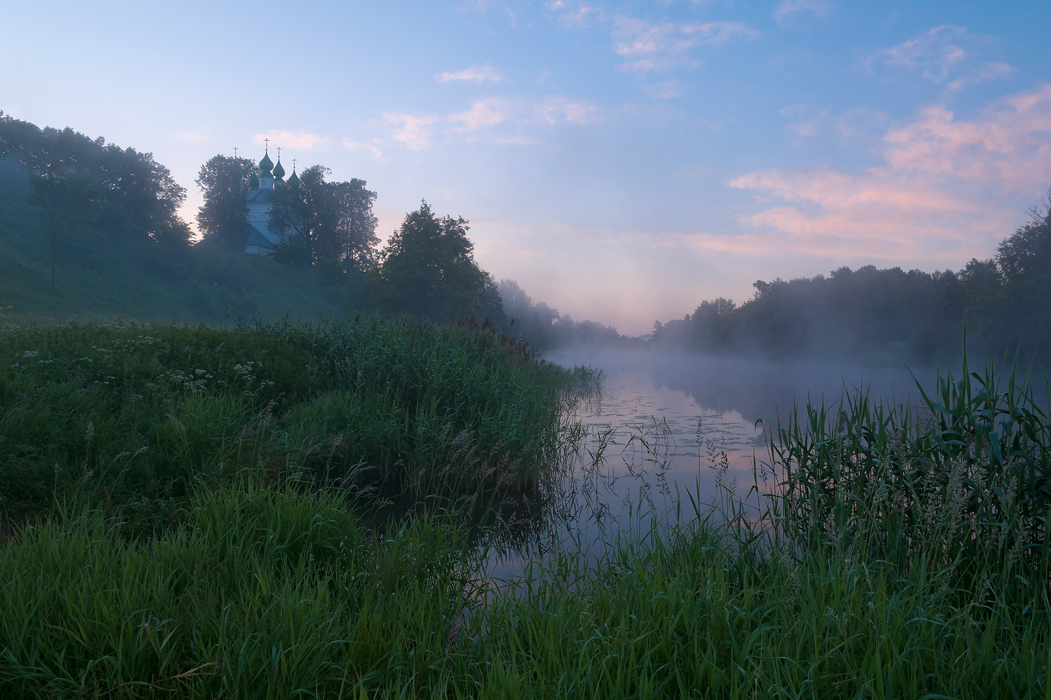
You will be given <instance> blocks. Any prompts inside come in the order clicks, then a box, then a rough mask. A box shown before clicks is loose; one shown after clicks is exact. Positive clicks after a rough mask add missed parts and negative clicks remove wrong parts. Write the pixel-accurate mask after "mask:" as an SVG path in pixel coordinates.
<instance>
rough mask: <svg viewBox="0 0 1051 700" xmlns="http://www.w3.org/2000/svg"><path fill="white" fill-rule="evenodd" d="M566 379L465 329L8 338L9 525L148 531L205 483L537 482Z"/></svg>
mask: <svg viewBox="0 0 1051 700" xmlns="http://www.w3.org/2000/svg"><path fill="white" fill-rule="evenodd" d="M561 384H562V379H560V374H559V373H558V371H557V370H556V369H555V368H553V367H549V366H541V365H539V364H538V363H537V361H536V360H535V359H534V358H533V356H532V355H531V354H530V353H529V352H528V351H527V350H526V349H525V348H524V347H522V346H521V345H520V344H518V343H515V342H512V341H509V340H508V339H507V338H505V337H501V336H497V335H495V334H493V333H492V332H491V331H488V330H485V329H480V328H476V327H475V328H472V327H461V328H457V327H452V328H438V327H434V326H425V325H419V326H409V325H404V324H395V323H381V322H378V321H370V322H367V323H336V322H319V323H308V324H305V325H299V324H292V323H288V322H280V323H273V324H270V323H263V322H260V323H258V324H248V325H239V326H237V327H235V328H226V329H213V328H207V327H204V326H199V327H192V326H189V327H188V326H177V325H171V326H138V325H134V324H132V325H100V324H73V325H66V326H58V327H54V328H47V329H37V328H21V329H19V328H14V329H11V330H8V331H5V332H4V333H3V335H0V494H3V498H4V500H5V504H4V506H3V509H4V510H5V511H7V512H8V516H10V512H11V509H14V511H15V512H16V513H25V512H43V511H44V510H46V509H47V504H48V503H50V502H52V501H53V499H63V498H70V499H74V500H77V499H82V498H87V499H88V500H89V501H92V502H96V503H97V502H98V499H99V498H100V497H101V493H102V490H103V489H104V488H105V489H108V490H109V492H110V493H112V494H113V495H114V498H116V499H117V501H118V502H119V503H131V504H139V503H141V507H140V506H138V505H136V506H135V508H138V509H140V510H141V511H142V517H143V518H145V519H146V520H147V521H148V520H150V519H151V518H154V517H160V516H159V515H158V514H159V513H162V511H163V510H164V508H166V507H167V506H166V505H165V504H166V503H168V502H169V501H170V499H173V498H175V499H179V498H183V497H185V496H186V494H187V493H189V490H190V489H191V487H192V486H193V485H194V484H197V483H206V484H212V485H216V486H221V485H228V484H230V483H233V481H234V480H236V479H237V478H239V475H241V474H244V473H255V474H260V475H264V476H266V477H267V478H270V479H273V480H276V481H278V482H281V481H283V480H287V479H293V480H304V479H305V480H308V481H314V480H317V481H318V482H321V483H328V482H329V481H331V480H335V479H339V480H342V481H346V482H347V483H359V485H361V486H364V485H367V484H372V485H379V486H384V487H389V488H396V489H404V490H406V491H408V492H414V493H415V492H425V491H426V490H427V489H431V488H434V489H438V490H441V489H442V488H444V487H443V484H459V485H463V486H465V487H471V488H474V487H477V486H479V485H487V486H495V485H502V486H504V487H509V486H521V485H523V484H529V483H535V482H536V480H537V479H538V474H539V470H541V469H542V468H543V465H544V464H545V463H546V461H548V460H549V459H550V456H551V454H552V453H553V450H554V431H555V430H557V427H558V416H559V409H560V404H559V402H558V400H557V397H558V395H559V391H560V386H561Z"/></svg>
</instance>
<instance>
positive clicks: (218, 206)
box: [195, 155, 255, 251]
mask: <svg viewBox="0 0 1051 700" xmlns="http://www.w3.org/2000/svg"><path fill="white" fill-rule="evenodd" d="M254 170H255V166H254V164H253V163H252V161H250V160H249V159H247V158H228V157H227V156H223V155H217V156H213V157H212V158H211V159H210V160H209V161H208V162H207V163H205V164H204V165H202V166H201V172H200V173H199V174H198V176H197V180H196V181H195V182H196V183H197V186H198V187H200V188H201V191H202V192H203V193H204V204H202V205H201V208H200V210H199V211H198V212H197V226H198V227H199V228H200V230H201V233H202V234H203V236H204V240H205V241H208V242H210V243H214V244H216V245H219V246H222V247H223V248H230V249H232V250H238V251H240V250H244V249H245V246H246V245H247V244H248V234H249V233H251V224H249V223H248V203H247V195H248V180H249V178H251V177H252V173H253V172H254Z"/></svg>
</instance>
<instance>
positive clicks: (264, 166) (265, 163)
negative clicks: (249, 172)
mask: <svg viewBox="0 0 1051 700" xmlns="http://www.w3.org/2000/svg"><path fill="white" fill-rule="evenodd" d="M273 167H274V161H272V160H270V153H269V151H268V152H267V153H266V154H264V155H263V159H262V160H261V161H259V169H260V170H262V171H263V172H264V173H269V172H270V171H271V170H272V169H273Z"/></svg>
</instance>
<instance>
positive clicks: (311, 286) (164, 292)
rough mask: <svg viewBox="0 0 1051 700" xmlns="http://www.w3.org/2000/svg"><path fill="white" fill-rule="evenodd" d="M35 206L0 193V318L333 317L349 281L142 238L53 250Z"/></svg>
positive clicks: (350, 303) (348, 294)
mask: <svg viewBox="0 0 1051 700" xmlns="http://www.w3.org/2000/svg"><path fill="white" fill-rule="evenodd" d="M35 217H36V212H34V211H33V208H32V207H27V206H24V205H15V206H12V205H10V204H9V203H5V202H2V201H0V280H2V282H0V325H3V324H4V323H5V322H19V323H21V322H25V321H29V320H36V321H38V322H39V321H45V320H46V321H47V322H50V323H56V322H62V321H69V320H79V321H93V320H99V319H103V320H108V319H113V318H118V317H119V318H125V319H134V320H137V321H140V322H151V323H169V322H171V321H179V322H194V323H196V322H205V323H213V324H216V323H218V324H223V323H227V322H228V319H229V318H235V319H236V318H237V317H239V316H242V317H251V316H252V315H253V314H256V313H258V314H266V315H277V314H284V313H286V312H290V313H291V314H292V315H294V316H302V317H306V318H310V317H317V315H318V314H319V313H321V314H324V315H326V316H330V315H333V314H335V313H337V312H338V311H339V310H342V309H346V308H350V307H354V306H355V305H356V304H355V296H354V293H353V291H352V290H353V285H347V284H342V283H341V282H340V281H339V280H336V279H329V278H326V277H325V276H324V275H320V274H314V271H310V270H302V269H298V268H294V267H291V266H289V265H284V264H282V263H278V262H275V261H273V260H270V259H268V258H265V257H263V256H258V255H246V254H243V253H236V252H229V251H223V250H215V249H204V248H197V247H188V248H187V247H183V248H179V247H172V246H166V245H144V244H141V243H134V242H127V241H111V240H108V239H107V238H105V237H102V236H92V237H91V238H83V239H78V238H74V239H73V240H71V241H68V242H64V243H63V244H62V246H61V247H60V249H59V255H58V258H57V261H56V276H55V277H56V280H55V281H56V285H55V286H56V290H55V292H56V293H55V297H54V298H52V296H51V258H50V254H49V251H48V248H47V245H46V244H45V240H44V238H43V236H42V235H41V234H39V232H38V231H37V227H38V226H39V223H38V222H37V221H36V220H35Z"/></svg>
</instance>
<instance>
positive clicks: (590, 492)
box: [488, 347, 935, 578]
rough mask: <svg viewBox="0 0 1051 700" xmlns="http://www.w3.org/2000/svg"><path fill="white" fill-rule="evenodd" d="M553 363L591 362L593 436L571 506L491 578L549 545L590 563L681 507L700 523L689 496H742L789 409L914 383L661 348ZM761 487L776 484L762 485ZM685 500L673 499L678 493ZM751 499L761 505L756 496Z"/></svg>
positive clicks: (897, 395) (561, 355)
mask: <svg viewBox="0 0 1051 700" xmlns="http://www.w3.org/2000/svg"><path fill="white" fill-rule="evenodd" d="M545 359H547V360H548V361H549V362H554V363H556V364H560V365H563V366H567V367H572V366H574V365H589V366H591V367H593V368H595V369H601V370H602V371H603V373H604V382H603V387H602V392H601V394H600V395H598V396H597V397H595V398H594V399H591V400H588V401H584V402H583V403H582V404H581V405H580V406H579V407H578V408H577V410H576V411H575V413H574V415H573V416H571V419H570V420H571V421H579V422H580V423H581V425H582V427H583V428H584V429H586V435H585V436H584V437H583V439H582V440H581V442H580V444H579V449H578V451H577V453H576V455H575V458H574V464H573V473H572V476H571V477H569V478H567V479H566V483H565V485H564V488H565V490H566V494H565V498H564V500H563V501H562V502H561V503H560V504H559V506H558V507H556V508H555V509H554V511H555V512H556V514H555V515H554V517H553V518H550V521H549V522H547V523H545V525H544V526H543V527H542V528H540V529H541V530H544V531H545V534H544V535H541V536H540V539H539V541H532V542H529V543H528V544H526V545H524V546H518V547H514V548H512V550H511V551H505V552H500V553H496V552H494V554H493V556H492V557H491V559H490V562H489V563H490V570H489V572H488V573H489V574H490V575H492V576H493V577H495V578H507V577H512V576H514V575H516V574H518V573H520V572H521V570H522V566H523V562H524V561H525V560H527V559H528V558H529V557H530V556H532V557H534V558H535V557H536V556H537V555H543V554H545V553H546V552H549V551H551V548H552V547H558V546H559V544H558V543H561V545H562V548H563V549H565V550H568V551H580V552H583V553H584V555H585V556H589V557H594V556H596V555H598V554H599V553H600V552H601V551H602V550H604V549H606V548H607V547H609V546H610V543H611V542H612V541H613V540H614V539H615V538H616V537H618V536H619V535H620V534H622V533H623V532H624V531H625V530H636V531H637V530H638V528H639V525H640V523H643V524H648V523H649V522H650V521H651V520H652V519H653V518H662V517H665V516H666V515H668V513H669V511H670V509H671V508H673V507H674V505H675V503H676V500H677V499H678V500H679V501H681V502H682V507H683V511H682V512H683V514H684V515H685V516H688V517H692V515H693V507H692V506H691V505H690V500H689V496H688V494H692V496H693V497H694V498H695V499H696V500H697V501H698V502H699V503H700V504H702V505H707V504H710V503H712V502H713V501H714V500H715V499H717V498H718V497H719V495H720V493H721V492H722V493H723V494H725V493H727V492H728V490H733V492H734V493H735V494H736V495H738V496H742V497H744V496H746V495H747V494H748V491H749V489H750V488H752V487H753V484H755V483H756V478H755V474H754V471H753V469H754V466H755V464H756V460H759V461H760V462H762V461H766V460H768V456H769V450H768V442H767V435H768V434H773V433H774V432H775V431H776V429H777V426H778V423H779V421H780V422H781V423H785V422H786V421H787V419H788V416H789V414H790V412H791V411H792V410H793V407H795V406H798V408H799V410H800V411H805V409H806V405H807V403H808V402H810V403H813V404H815V405H816V404H821V403H822V402H824V404H825V405H826V406H829V407H833V406H838V403H839V401H840V399H841V398H842V396H843V395H844V392H847V393H849V394H852V393H855V392H856V391H857V390H859V389H863V390H866V391H868V392H869V395H870V396H871V397H872V398H873V399H874V400H878V401H879V402H881V403H888V404H894V405H905V404H915V403H916V402H917V401H918V400H919V399H920V393H919V390H918V389H917V387H916V379H919V380H920V381H921V383H922V384H923V385H924V388H925V389H928V390H929V389H930V387H931V386H932V385H933V384H934V377H935V375H934V374H933V373H932V372H930V371H929V370H924V371H917V373H916V379H914V378H913V376H912V375H911V374H910V372H909V370H908V368H906V367H905V366H904V365H901V366H900V367H897V368H894V367H890V368H888V367H875V368H874V367H861V366H855V365H847V364H842V363H839V364H836V363H823V362H820V361H816V360H815V361H808V362H797V363H781V362H771V361H764V360H751V359H749V360H744V359H728V358H710V357H702V356H696V355H687V354H672V353H663V352H654V351H645V350H638V351H628V350H621V351H618V350H609V349H596V348H587V347H577V348H571V349H562V350H558V351H553V352H551V353H548V354H547V355H546V356H545ZM758 484H759V488H760V490H761V491H768V490H770V489H772V488H773V480H767V481H766V482H765V483H764V482H763V481H762V479H760V480H759V481H758ZM677 494H678V495H677ZM753 500H754V498H753Z"/></svg>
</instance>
